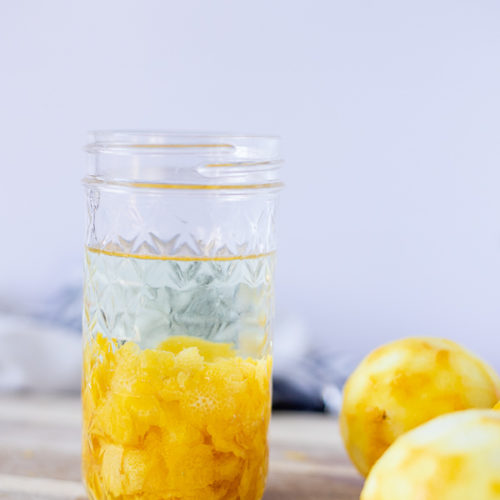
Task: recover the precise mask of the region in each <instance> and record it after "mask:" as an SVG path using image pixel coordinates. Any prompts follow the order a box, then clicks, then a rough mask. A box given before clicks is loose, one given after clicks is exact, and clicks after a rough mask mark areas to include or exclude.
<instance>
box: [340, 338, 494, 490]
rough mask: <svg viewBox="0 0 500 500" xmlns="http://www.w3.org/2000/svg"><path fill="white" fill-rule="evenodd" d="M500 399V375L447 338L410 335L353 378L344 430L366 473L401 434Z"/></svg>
mask: <svg viewBox="0 0 500 500" xmlns="http://www.w3.org/2000/svg"><path fill="white" fill-rule="evenodd" d="M498 399H500V379H499V378H498V376H497V375H496V373H495V372H494V371H493V369H492V368H491V367H490V366H489V365H487V364H486V363H485V362H484V361H482V360H480V359H479V358H478V357H476V356H475V355H473V354H472V353H470V352H469V351H467V350H466V349H464V348H463V347H461V346H459V345H458V344H456V343H455V342H452V341H450V340H445V339H438V338H427V337H420V338H406V339H401V340H397V341H395V342H392V343H390V344H387V345H384V346H381V347H379V348H378V349H376V350H375V351H373V352H372V353H371V354H369V355H368V356H367V357H366V358H365V359H364V360H363V361H362V362H361V364H360V365H359V366H358V367H357V368H356V370H355V371H354V373H353V374H352V375H351V376H350V378H349V379H348V381H347V383H346V385H345V388H344V399H343V407H342V411H341V414H340V430H341V434H342V437H343V440H344V443H345V446H346V449H347V452H348V453H349V455H350V457H351V459H352V461H353V463H354V465H355V466H356V467H357V468H358V470H359V471H360V472H361V474H363V475H364V476H366V475H367V474H368V472H369V471H370V469H371V467H372V466H373V464H374V463H375V462H376V461H377V460H378V459H379V458H380V457H381V456H382V454H383V453H384V451H385V450H386V449H387V448H388V447H389V446H390V445H391V444H392V443H393V442H394V440H395V439H396V438H397V437H398V436H400V435H401V434H404V433H405V432H407V431H409V430H410V429H413V428H414V427H417V426H418V425H420V424H422V423H424V422H427V421H428V420H430V419H432V418H434V417H437V416H438V415H442V414H444V413H450V412H453V411H458V410H465V409H469V408H491V407H492V406H493V405H494V404H495V403H496V402H497V401H498ZM393 498H395V497H393Z"/></svg>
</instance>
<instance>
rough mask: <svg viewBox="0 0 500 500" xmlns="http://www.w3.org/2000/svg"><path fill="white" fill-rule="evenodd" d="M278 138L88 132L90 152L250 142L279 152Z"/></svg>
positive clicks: (269, 151) (193, 148)
mask: <svg viewBox="0 0 500 500" xmlns="http://www.w3.org/2000/svg"><path fill="white" fill-rule="evenodd" d="M280 142H281V138H280V137H279V136H278V135H266V134H232V133H227V132H204V131H169V130H134V129H130V130H127V129H124V130H92V131H90V132H89V143H88V144H87V146H86V148H85V149H86V151H87V152H89V153H105V152H113V151H116V152H118V150H120V149H127V148H130V149H142V148H144V150H145V151H146V152H148V150H149V152H155V153H158V151H155V150H165V151H162V153H163V154H169V153H171V154H177V152H176V149H185V150H187V151H188V152H192V153H193V154H200V150H204V149H207V150H208V151H207V152H210V151H213V150H214V149H218V148H220V149H236V148H238V147H241V146H247V147H248V144H249V143H250V144H251V145H252V146H254V148H255V149H257V148H258V149H261V150H262V149H264V150H265V153H267V154H268V155H269V156H272V157H275V156H276V157H277V156H279V146H280ZM189 150H191V151H189Z"/></svg>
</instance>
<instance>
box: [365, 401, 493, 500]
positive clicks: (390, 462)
mask: <svg viewBox="0 0 500 500" xmlns="http://www.w3.org/2000/svg"><path fill="white" fill-rule="evenodd" d="M402 499H404V500H473V499H481V500H500V413H499V412H497V411H494V410H466V411H460V412H455V413H450V414H448V415H442V416H440V417H438V418H435V419H434V420H432V421H430V422H427V423H426V424H423V425H421V426H420V427H418V428H417V429H414V430H412V431H410V432H408V433H407V434H405V435H404V436H401V437H400V438H398V439H397V440H396V442H395V443H394V444H393V445H392V446H391V447H390V448H389V449H388V450H387V451H386V452H385V453H384V455H383V456H382V458H381V459H380V460H379V461H378V462H377V463H376V464H375V465H374V467H373V468H372V470H371V471H370V474H369V475H368V478H367V480H366V483H365V486H364V488H363V491H362V493H361V497H360V500H402Z"/></svg>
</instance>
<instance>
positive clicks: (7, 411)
mask: <svg viewBox="0 0 500 500" xmlns="http://www.w3.org/2000/svg"><path fill="white" fill-rule="evenodd" d="M270 442H271V456H270V474H269V480H268V487H267V490H266V493H265V495H264V500H285V499H286V500H355V499H358V498H359V492H360V490H361V486H362V481H361V479H360V477H359V475H358V474H357V473H356V471H355V470H354V468H353V467H352V466H351V465H350V463H349V461H348V460H347V458H346V455H345V452H344V450H343V447H342V444H341V442H340V437H339V434H338V427H337V422H336V421H335V419H333V418H331V417H328V416H323V415H308V414H279V413H278V414H275V415H273V420H272V423H271V430H270ZM86 498H87V497H86V495H85V491H84V489H83V486H82V485H81V482H80V404H79V401H78V399H76V398H70V397H66V398H54V397H39V396H37V397H32V396H24V397H0V500H4V499H9V500H61V499H66V500H84V499H86ZM200 500H203V499H200Z"/></svg>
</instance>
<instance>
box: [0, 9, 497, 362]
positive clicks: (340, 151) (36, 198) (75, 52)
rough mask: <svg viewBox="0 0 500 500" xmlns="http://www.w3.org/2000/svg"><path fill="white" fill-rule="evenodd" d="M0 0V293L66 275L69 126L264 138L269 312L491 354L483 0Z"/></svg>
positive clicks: (493, 294)
mask: <svg viewBox="0 0 500 500" xmlns="http://www.w3.org/2000/svg"><path fill="white" fill-rule="evenodd" d="M1 4H2V5H1V7H2V8H1V12H2V13H1V16H0V70H1V75H0V90H1V92H0V145H1V155H2V161H1V178H0V222H1V240H0V294H3V295H4V296H5V295H7V296H8V297H9V298H13V297H28V296H37V295H40V294H44V293H47V292H48V291H49V290H52V289H54V288H56V287H57V286H59V285H60V284H62V283H64V282H65V281H66V280H69V279H71V277H74V276H76V277H77V276H78V275H79V271H80V261H81V253H82V252H81V251H82V232H83V215H82V214H83V194H82V190H81V187H80V184H79V181H80V178H81V177H82V176H83V173H84V158H83V153H82V146H83V144H84V142H85V140H86V131H87V130H88V129H94V128H156V129H198V130H199V129H207V130H229V131H237V132H253V133H258V132H262V133H277V134H280V135H282V136H283V137H284V139H285V154H286V159H287V163H286V167H285V169H284V172H283V175H284V178H285V181H286V183H287V189H286V191H285V192H284V194H283V198H282V204H281V217H280V249H279V252H280V258H279V268H278V278H277V293H278V316H279V317H280V318H282V319H283V318H285V317H287V316H289V315H290V314H293V315H296V316H298V317H300V318H302V320H303V321H304V322H305V324H306V326H307V329H308V332H310V334H311V335H312V336H313V337H314V338H317V339H329V340H330V341H331V342H332V343H334V344H335V345H337V346H338V347H339V348H342V349H357V350H358V351H363V352H364V351H366V350H367V349H369V348H371V347H372V346H374V345H376V344H378V343H380V342H382V341H385V340H388V339H391V338H395V337H399V336H402V335H410V334H419V335H420V334H429V335H442V336H448V337H451V338H454V339H456V340H459V341H462V342H464V343H465V344H467V345H468V346H471V347H473V348H475V349H476V350H478V351H479V352H481V353H482V354H484V355H485V356H486V357H487V358H489V359H490V360H492V361H495V357H497V356H498V352H500V341H499V338H500V337H499V335H498V334H499V332H500V196H499V193H500V92H499V89H500V30H499V29H498V27H499V25H500V18H499V16H500V3H499V2H498V1H496V0H491V1H474V2H472V1H460V0H449V1H448V0H441V1H436V0H424V1H420V2H401V1H398V0H394V1H386V0H381V1H376V2H375V1H368V0H366V1H354V0H353V1H337V0H335V1H327V0H325V1H305V0H304V1H290V0H288V1H264V0H259V1H256V0H253V1H251V2H250V1H247V2H244V1H234V0H227V1H218V0H214V1H203V0H198V1H193V0H183V1H168V0H158V1H153V0H136V1H131V0H86V1H83V0H81V1H68V0H60V1H50V0H45V1H43V2H40V1H36V0H33V1H16V2H11V1H8V0H3V1H2V2H1ZM497 365H500V362H498V363H497Z"/></svg>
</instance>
